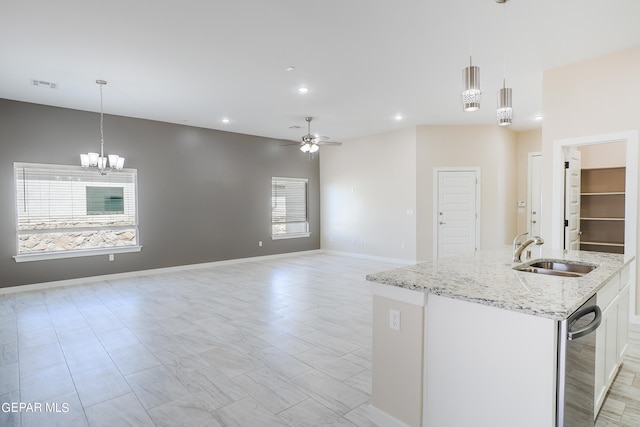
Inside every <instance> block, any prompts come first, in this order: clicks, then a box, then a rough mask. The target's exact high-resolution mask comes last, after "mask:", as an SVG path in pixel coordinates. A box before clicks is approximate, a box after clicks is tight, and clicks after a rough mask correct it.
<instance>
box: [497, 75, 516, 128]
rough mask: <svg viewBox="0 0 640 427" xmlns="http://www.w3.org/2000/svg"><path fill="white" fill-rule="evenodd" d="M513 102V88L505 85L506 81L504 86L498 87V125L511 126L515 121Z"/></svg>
mask: <svg viewBox="0 0 640 427" xmlns="http://www.w3.org/2000/svg"><path fill="white" fill-rule="evenodd" d="M512 107H513V106H512V104H511V88H510V87H505V84H504V82H503V83H502V88H501V89H498V109H497V119H498V126H509V125H511V122H512V121H513V108H512Z"/></svg>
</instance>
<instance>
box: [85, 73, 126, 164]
mask: <svg viewBox="0 0 640 427" xmlns="http://www.w3.org/2000/svg"><path fill="white" fill-rule="evenodd" d="M96 83H97V84H98V85H99V86H100V153H95V152H91V153H86V154H84V153H83V154H80V165H81V166H82V167H83V168H85V169H90V168H96V170H97V172H98V173H99V174H100V175H106V174H108V173H109V172H112V171H119V170H122V168H124V157H120V156H119V155H117V154H109V155H107V156H105V154H104V111H103V108H102V87H103V86H104V85H106V84H107V82H106V81H105V80H96Z"/></svg>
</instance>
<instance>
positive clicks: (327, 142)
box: [317, 141, 342, 145]
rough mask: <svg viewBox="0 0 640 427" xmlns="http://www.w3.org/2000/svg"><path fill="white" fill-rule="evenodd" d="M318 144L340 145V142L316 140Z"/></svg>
mask: <svg viewBox="0 0 640 427" xmlns="http://www.w3.org/2000/svg"><path fill="white" fill-rule="evenodd" d="M317 144H318V145H342V142H338V141H318V142H317Z"/></svg>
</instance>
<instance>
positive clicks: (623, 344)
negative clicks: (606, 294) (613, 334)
mask: <svg viewBox="0 0 640 427" xmlns="http://www.w3.org/2000/svg"><path fill="white" fill-rule="evenodd" d="M628 343H629V286H626V287H625V288H624V289H623V290H622V291H620V297H619V299H618V360H619V361H620V360H622V358H623V357H624V353H625V352H626V350H627V345H628Z"/></svg>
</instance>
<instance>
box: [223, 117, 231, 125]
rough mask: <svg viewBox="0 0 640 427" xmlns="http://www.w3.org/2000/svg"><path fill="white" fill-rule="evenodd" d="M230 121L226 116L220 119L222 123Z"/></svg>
mask: <svg viewBox="0 0 640 427" xmlns="http://www.w3.org/2000/svg"><path fill="white" fill-rule="evenodd" d="M230 121H231V120H229V119H228V118H226V117H225V118H224V119H222V123H224V124H227V123H229V122H230Z"/></svg>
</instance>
